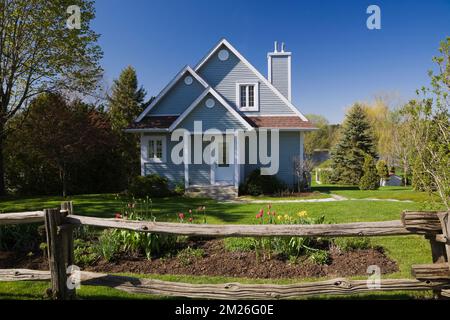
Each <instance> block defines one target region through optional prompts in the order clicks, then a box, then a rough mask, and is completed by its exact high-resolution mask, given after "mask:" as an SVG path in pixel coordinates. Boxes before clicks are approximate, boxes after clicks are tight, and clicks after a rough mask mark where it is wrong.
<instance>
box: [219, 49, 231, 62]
mask: <svg viewBox="0 0 450 320" xmlns="http://www.w3.org/2000/svg"><path fill="white" fill-rule="evenodd" d="M229 57H230V54H229V52H228V50H225V49H222V50H220V51H219V59H220V60H221V61H226V60H228V58H229Z"/></svg>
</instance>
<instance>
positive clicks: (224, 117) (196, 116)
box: [177, 94, 244, 132]
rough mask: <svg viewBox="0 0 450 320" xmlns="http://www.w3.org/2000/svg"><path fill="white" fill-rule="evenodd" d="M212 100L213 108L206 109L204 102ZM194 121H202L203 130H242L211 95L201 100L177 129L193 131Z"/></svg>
mask: <svg viewBox="0 0 450 320" xmlns="http://www.w3.org/2000/svg"><path fill="white" fill-rule="evenodd" d="M208 99H214V101H215V106H214V107H213V108H208V107H206V105H205V102H206V100H208ZM194 121H202V128H203V130H207V129H218V130H221V131H225V130H226V129H244V127H243V125H242V123H241V122H239V121H238V120H237V119H236V118H235V117H234V116H233V115H232V114H231V113H230V112H228V110H227V109H226V108H225V107H224V106H223V105H222V104H221V103H220V102H219V101H217V100H216V99H215V98H214V97H213V96H212V95H211V94H208V95H207V96H206V97H205V98H204V99H202V100H201V101H200V102H199V103H198V105H197V106H196V107H195V109H194V110H192V111H191V113H189V115H188V116H187V117H186V118H184V119H183V121H181V122H180V124H179V125H178V126H177V128H184V129H187V130H189V131H191V132H192V131H194Z"/></svg>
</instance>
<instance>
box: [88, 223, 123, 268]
mask: <svg viewBox="0 0 450 320" xmlns="http://www.w3.org/2000/svg"><path fill="white" fill-rule="evenodd" d="M93 248H94V252H95V254H96V255H97V256H100V257H102V258H103V259H105V260H106V261H112V259H113V258H114V255H115V254H116V253H118V252H119V249H120V242H119V239H118V237H117V234H116V232H115V230H111V229H108V230H104V231H103V232H102V234H101V235H100V237H99V238H98V242H97V243H96V244H95V246H94V247H93Z"/></svg>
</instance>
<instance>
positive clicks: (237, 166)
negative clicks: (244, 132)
mask: <svg viewBox="0 0 450 320" xmlns="http://www.w3.org/2000/svg"><path fill="white" fill-rule="evenodd" d="M239 148H240V145H239V139H238V136H237V132H235V133H234V187H235V188H236V189H237V188H239V183H240V176H241V164H240V163H239Z"/></svg>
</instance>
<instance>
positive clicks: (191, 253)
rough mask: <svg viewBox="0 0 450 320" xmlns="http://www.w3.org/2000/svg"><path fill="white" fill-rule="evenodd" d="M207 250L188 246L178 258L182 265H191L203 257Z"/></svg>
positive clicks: (179, 253)
mask: <svg viewBox="0 0 450 320" xmlns="http://www.w3.org/2000/svg"><path fill="white" fill-rule="evenodd" d="M204 254H205V251H204V250H203V249H194V248H191V247H187V248H185V249H183V250H181V251H180V252H178V254H177V260H178V262H180V264H181V265H182V266H185V267H186V266H189V265H191V264H192V263H194V262H195V260H197V259H199V258H201V257H203V256H204Z"/></svg>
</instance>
